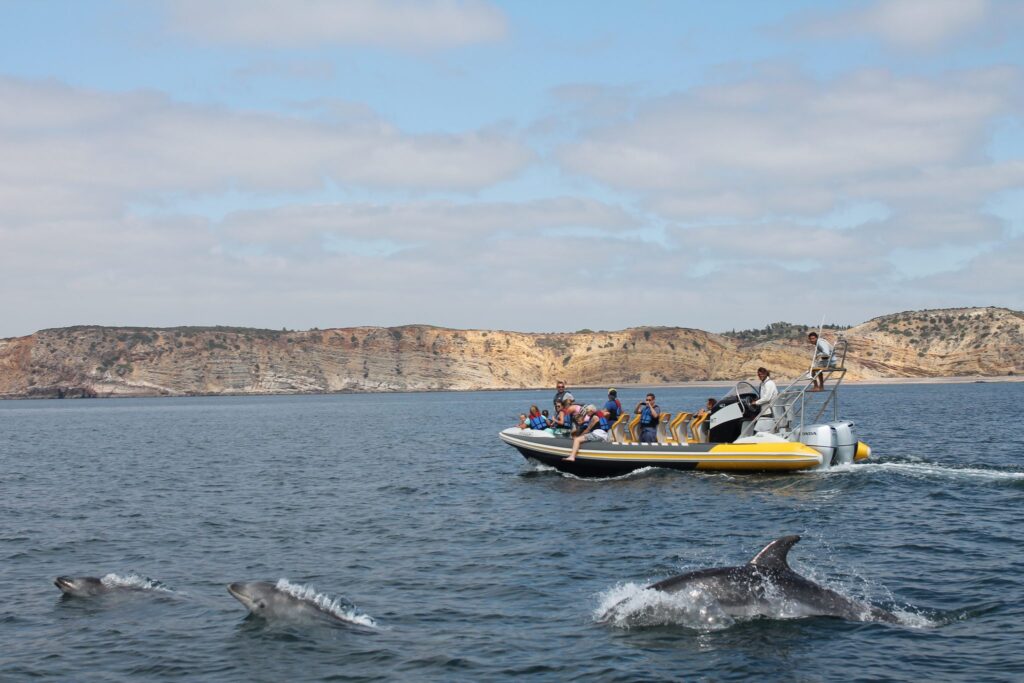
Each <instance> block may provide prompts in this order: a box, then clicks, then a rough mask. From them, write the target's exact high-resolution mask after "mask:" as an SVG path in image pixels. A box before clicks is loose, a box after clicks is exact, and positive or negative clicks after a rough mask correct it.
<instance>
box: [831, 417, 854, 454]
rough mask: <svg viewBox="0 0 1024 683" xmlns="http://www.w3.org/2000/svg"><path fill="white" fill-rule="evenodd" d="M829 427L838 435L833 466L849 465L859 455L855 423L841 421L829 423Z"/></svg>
mask: <svg viewBox="0 0 1024 683" xmlns="http://www.w3.org/2000/svg"><path fill="white" fill-rule="evenodd" d="M828 426H829V427H831V428H832V431H833V432H835V435H836V454H835V457H833V458H832V464H833V465H849V464H850V463H852V462H853V456H855V455H856V454H857V434H856V432H854V430H853V422H850V421H849V420H840V421H838V422H829V423H828Z"/></svg>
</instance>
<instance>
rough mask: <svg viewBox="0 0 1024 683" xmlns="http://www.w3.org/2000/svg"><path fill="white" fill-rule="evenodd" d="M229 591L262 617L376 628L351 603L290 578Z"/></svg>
mask: <svg viewBox="0 0 1024 683" xmlns="http://www.w3.org/2000/svg"><path fill="white" fill-rule="evenodd" d="M228 593H230V594H231V595H232V596H233V597H234V598H235V599H236V600H238V601H239V602H240V603H242V604H243V605H245V606H246V608H248V610H249V612H250V613H251V614H252V615H254V616H257V617H261V618H263V619H290V620H296V619H318V620H327V621H330V622H335V623H340V624H348V625H355V626H364V627H368V628H376V627H377V622H376V621H374V620H373V618H372V617H370V616H369V615H367V614H363V613H362V612H360V611H358V610H357V609H356V608H355V606H354V605H352V604H351V603H349V602H347V601H345V600H342V599H339V598H335V599H331V598H329V597H327V596H325V595H323V594H322V593H317V592H316V591H315V590H313V589H312V588H308V587H306V586H299V585H296V584H293V583H291V582H289V581H288V580H287V579H281V580H279V581H278V582H277V583H270V582H269V581H239V582H236V583H232V584H229V585H228Z"/></svg>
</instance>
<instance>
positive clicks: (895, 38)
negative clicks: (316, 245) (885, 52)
mask: <svg viewBox="0 0 1024 683" xmlns="http://www.w3.org/2000/svg"><path fill="white" fill-rule="evenodd" d="M1009 4H1011V3H1005V5H1009ZM1004 10H1005V7H999V6H998V4H997V3H993V2H990V1H989V0H876V1H875V2H870V3H866V4H860V5H854V6H853V7H852V8H850V9H847V10H844V11H839V12H833V13H830V14H824V13H822V14H821V15H819V16H816V17H814V18H811V19H809V20H808V21H807V22H806V24H805V26H804V31H805V32H806V33H808V34H809V35H811V36H815V37H821V38H830V39H834V38H838V37H844V36H861V35H868V36H873V37H876V38H878V39H879V40H881V41H882V42H883V43H885V44H888V45H891V46H893V47H896V48H900V49H911V50H922V49H933V48H937V47H939V46H942V45H944V44H946V43H948V42H950V41H952V40H955V39H958V38H962V37H964V36H966V35H971V34H972V33H975V32H976V31H978V30H979V29H980V28H982V27H985V26H987V25H988V24H989V23H990V22H992V21H993V20H994V19H995V17H996V16H1000V15H1005V14H1007V13H1006V12H1005V11H1004ZM1011 14H1012V12H1011Z"/></svg>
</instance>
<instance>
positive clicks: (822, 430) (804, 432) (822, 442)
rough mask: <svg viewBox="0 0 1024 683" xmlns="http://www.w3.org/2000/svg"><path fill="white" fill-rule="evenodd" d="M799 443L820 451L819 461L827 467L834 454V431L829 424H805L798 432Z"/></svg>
mask: <svg viewBox="0 0 1024 683" xmlns="http://www.w3.org/2000/svg"><path fill="white" fill-rule="evenodd" d="M798 436H799V441H800V443H804V444H807V445H808V446H810V447H811V448H813V449H814V450H816V451H818V452H819V453H821V463H822V465H823V466H825V467H828V466H829V464H830V463H831V462H832V458H833V457H834V456H835V454H836V433H835V430H834V429H832V427H831V425H822V424H817V425H807V426H806V427H804V428H803V429H801V430H800V433H799V434H798Z"/></svg>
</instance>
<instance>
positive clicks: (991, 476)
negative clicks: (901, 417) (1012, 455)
mask: <svg viewBox="0 0 1024 683" xmlns="http://www.w3.org/2000/svg"><path fill="white" fill-rule="evenodd" d="M880 470H881V471H887V472H894V473H896V474H901V475H904V476H911V477H930V478H968V479H980V480H985V481H1024V472H1007V471H1005V470H987V469H982V468H979V467H949V466H946V465H936V464H933V463H926V462H868V463H862V464H848V465H836V466H835V467H830V468H829V469H828V470H826V471H828V472H840V473H850V472H862V473H871V472H878V471H880ZM817 471H818V472H820V471H821V470H817Z"/></svg>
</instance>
